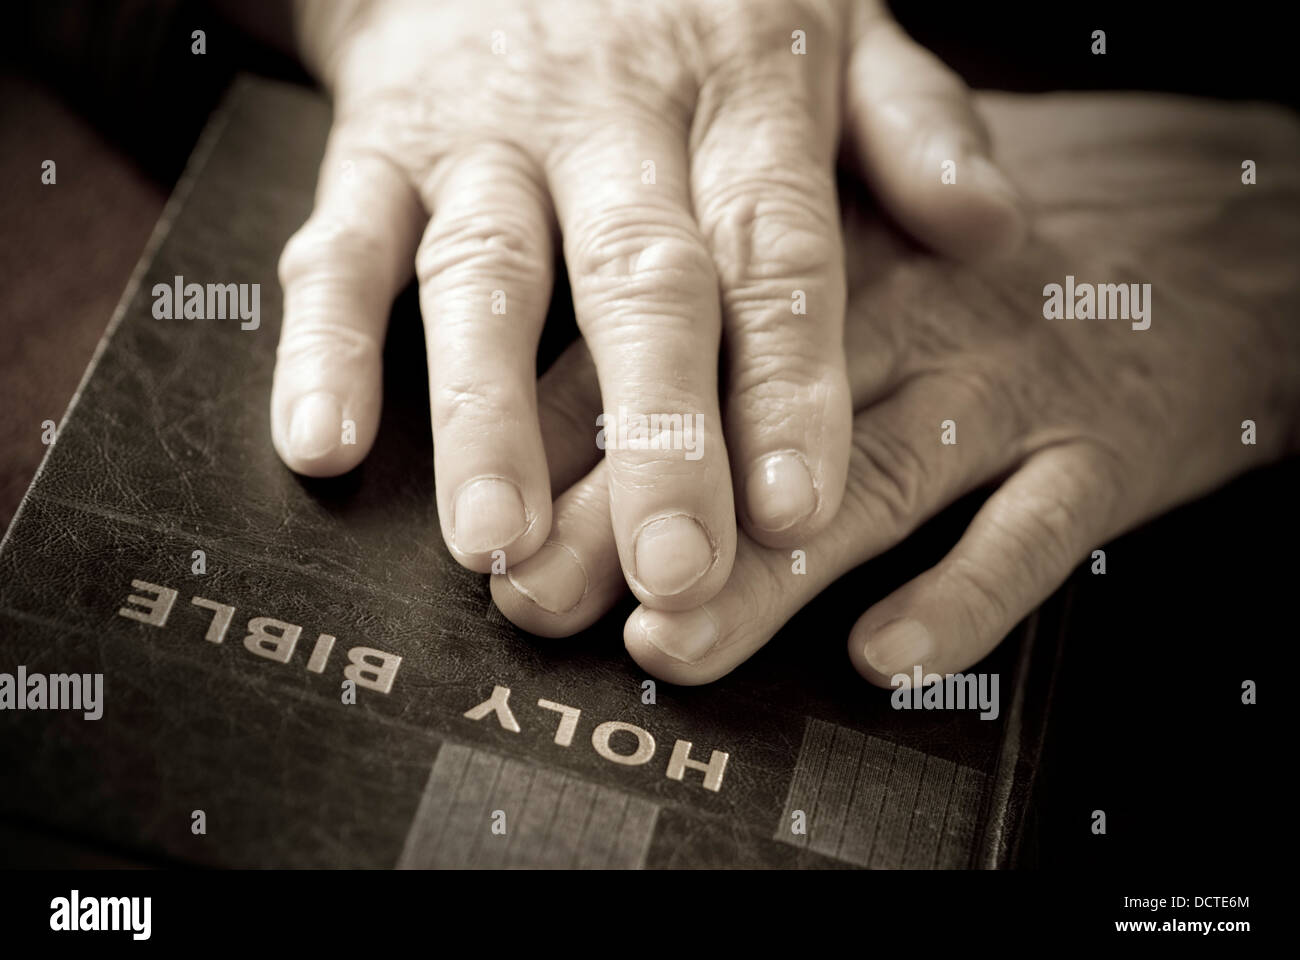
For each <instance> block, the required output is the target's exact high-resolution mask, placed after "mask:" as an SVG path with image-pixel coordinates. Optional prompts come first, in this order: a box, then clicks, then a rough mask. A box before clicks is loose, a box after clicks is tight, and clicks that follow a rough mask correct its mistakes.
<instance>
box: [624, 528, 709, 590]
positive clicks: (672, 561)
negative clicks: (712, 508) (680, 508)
mask: <svg viewBox="0 0 1300 960" xmlns="http://www.w3.org/2000/svg"><path fill="white" fill-rule="evenodd" d="M635 553H636V578H637V580H639V581H640V582H641V585H642V586H644V587H645V588H646V589H647V590H649V591H650V592H651V593H653V594H655V595H656V596H660V597H671V596H674V595H675V594H678V593H681V592H682V591H683V590H685V589H687V588H688V587H691V586H693V585H694V584H695V583H696V582H698V581H699V579H700V577H702V576H704V574H705V573H707V572H708V569H709V568H710V567H711V566H713V544H712V543H711V542H710V541H709V537H708V535H707V534H706V533H705V532H704V528H703V527H702V526H700V524H699V521H697V520H695V519H694V518H693V517H688V516H687V515H686V514H684V513H679V514H675V515H673V516H671V517H660V518H659V519H658V520H651V521H650V522H649V523H647V524H646V525H645V526H644V527H642V528H641V532H640V533H639V534H637V538H636V551H635Z"/></svg>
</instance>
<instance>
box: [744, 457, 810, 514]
mask: <svg viewBox="0 0 1300 960" xmlns="http://www.w3.org/2000/svg"><path fill="white" fill-rule="evenodd" d="M745 502H746V503H747V504H748V506H749V517H750V519H751V520H753V521H754V523H755V525H756V526H758V527H761V528H762V529H764V530H769V531H771V532H773V533H775V532H776V531H778V530H785V529H786V528H788V527H792V526H794V525H795V524H796V523H798V522H799V521H800V520H802V519H803V518H804V517H806V516H808V515H809V514H811V513H812V512H813V511H814V510H816V509H817V491H816V490H815V489H814V488H813V478H812V473H811V472H810V471H809V469H808V464H807V462H805V460H804V458H803V457H802V456H801V455H800V454H799V453H797V452H796V451H794V450H782V451H780V452H778V453H772V454H768V455H767V456H766V457H763V458H762V459H760V460H759V461H758V462H757V463H755V464H754V466H753V468H752V469H751V470H750V471H749V477H748V478H747V479H746V480H745Z"/></svg>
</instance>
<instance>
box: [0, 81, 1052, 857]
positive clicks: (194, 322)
mask: <svg viewBox="0 0 1300 960" xmlns="http://www.w3.org/2000/svg"><path fill="white" fill-rule="evenodd" d="M329 120H330V113H329V107H328V105H327V103H326V102H325V101H324V100H323V99H322V98H321V97H320V96H319V95H318V94H316V93H314V92H311V91H308V90H305V89H301V88H297V87H293V86H289V85H283V84H278V83H272V82H268V81H260V80H250V79H246V78H245V79H241V80H240V81H239V82H238V83H237V84H236V85H235V86H234V88H233V89H232V91H231V92H230V94H229V96H228V98H227V100H226V101H225V103H224V105H223V106H222V108H221V109H220V110H219V111H218V112H217V113H216V114H215V115H214V117H213V119H212V120H211V122H210V124H209V126H208V128H207V130H206V131H205V133H204V135H203V137H202V139H201V141H200V143H199V145H198V147H197V149H196V151H195V154H194V156H193V157H192V158H191V161H190V164H189V167H188V169H187V171H186V173H185V176H184V177H183V179H182V181H181V183H180V184H179V185H178V187H177V190H176V193H175V195H174V196H173V198H172V200H171V202H170V203H169V205H168V207H167V210H166V212H165V214H164V216H163V218H162V220H161V222H160V223H159V226H158V229H157V231H156V232H155V235H154V238H153V239H152V240H151V242H150V244H149V247H148V249H147V250H146V252H145V255H144V257H143V260H142V262H141V263H140V265H139V266H138V267H137V269H136V272H135V275H134V276H133V278H132V281H131V283H130V285H129V287H128V289H127V291H126V293H125V295H124V297H123V300H122V302H121V304H120V305H119V308H118V311H117V313H116V314H115V315H114V317H113V319H112V321H111V323H110V326H109V329H108V332H107V333H106V335H105V338H104V341H103V343H102V344H101V346H100V348H99V350H98V351H97V353H96V356H95V359H94V360H93V362H92V364H91V368H90V370H89V372H88V373H87V376H86V378H85V380H84V381H83V383H82V385H81V387H80V389H79V390H78V393H77V396H76V397H75V398H74V400H73V403H72V405H71V407H70V408H69V412H68V414H67V415H66V417H65V418H64V422H63V423H62V424H61V425H60V426H59V428H58V430H57V439H56V440H55V442H54V444H53V446H52V447H51V449H50V450H49V453H48V455H47V457H46V460H45V462H44V463H43V465H42V467H41V469H40V471H39V472H38V474H37V477H36V479H35V481H34V483H33V484H32V487H31V489H30V491H29V492H28V494H27V496H26V498H25V499H24V501H23V503H22V506H21V509H20V511H19V513H18V516H17V518H16V519H15V521H14V523H13V525H12V527H11V529H10V530H9V532H8V534H7V536H6V538H5V541H4V544H3V548H2V550H0V621H2V622H3V627H2V628H0V673H3V674H5V675H7V676H8V677H9V678H10V679H9V681H8V688H9V690H10V692H11V695H12V696H11V699H10V702H9V703H8V704H7V708H6V709H4V710H0V769H3V770H4V774H5V784H4V789H3V791H2V792H0V804H2V805H3V806H2V808H0V816H2V817H3V820H4V821H5V824H6V829H7V830H9V831H11V832H17V833H22V832H24V831H30V832H32V833H44V834H48V835H52V836H58V837H64V838H70V842H74V843H76V844H78V845H80V846H81V847H84V848H85V849H86V850H88V851H96V850H97V851H111V852H112V853H113V855H115V856H119V857H123V858H129V859H130V860H132V861H136V862H145V863H164V864H167V863H170V864H178V863H179V864H185V863H188V864H195V865H212V866H227V867H384V868H387V867H403V868H425V867H470V868H483V867H560V868H564V867H569V868H676V867H690V868H696V867H726V868H752V867H778V868H780V867H786V868H789V867H803V868H809V867H872V868H923V869H928V868H998V867H1005V866H1010V865H1013V864H1014V863H1015V862H1016V858H1017V850H1018V845H1019V839H1020V837H1021V836H1022V832H1023V827H1024V823H1025V817H1026V810H1027V807H1028V805H1029V803H1030V798H1031V795H1032V792H1033V786H1034V777H1035V771H1036V769H1037V767H1038V761H1039V756H1040V752H1041V747H1042V742H1043V735H1044V730H1045V726H1046V722H1047V717H1048V708H1049V706H1050V703H1051V699H1052V689H1053V682H1054V678H1055V675H1056V671H1057V663H1058V653H1059V647H1060V625H1061V623H1062V622H1063V618H1062V608H1063V606H1064V604H1065V603H1067V602H1068V597H1065V596H1060V597H1057V598H1054V599H1053V601H1052V602H1050V603H1048V604H1047V605H1046V606H1044V607H1043V608H1042V609H1040V610H1039V611H1037V612H1036V613H1035V614H1033V615H1032V616H1031V617H1030V618H1029V619H1028V620H1027V621H1026V622H1025V623H1024V624H1022V625H1021V627H1020V628H1018V629H1017V631H1016V632H1015V633H1014V634H1013V636H1011V637H1009V638H1008V639H1007V641H1006V642H1005V643H1004V644H1003V645H1002V646H1001V647H1000V648H999V649H998V650H997V651H996V652H995V653H994V654H993V655H991V656H990V657H989V658H988V659H987V660H986V661H985V662H983V663H982V664H980V665H978V666H976V667H975V668H973V672H976V673H980V674H987V675H990V676H991V675H996V677H997V678H998V687H997V694H998V696H997V698H996V707H995V708H994V709H985V710H981V709H979V708H978V707H976V706H975V705H974V704H972V705H971V706H972V707H974V708H973V709H964V710H953V709H944V710H927V709H896V708H895V706H894V704H893V703H891V693H890V691H883V690H879V689H876V688H873V687H870V686H868V685H867V684H866V683H865V682H864V681H863V680H861V679H860V678H859V677H858V676H857V675H856V674H855V673H854V672H853V671H852V669H851V668H850V666H849V663H848V661H847V658H846V655H845V652H844V641H845V638H846V636H847V634H848V630H849V628H850V627H851V626H852V624H853V622H854V620H855V619H856V617H857V616H858V615H859V614H860V613H861V612H862V611H863V610H864V609H866V606H867V604H868V603H870V602H873V601H874V600H876V599H879V598H880V597H882V596H884V595H885V594H886V593H887V592H888V591H889V590H890V589H892V588H894V587H896V586H898V585H899V584H901V583H902V582H904V581H905V580H906V579H907V578H908V577H910V576H913V575H915V574H916V573H918V572H920V570H922V569H924V568H925V566H927V565H928V564H930V563H933V562H934V561H935V560H936V559H937V557H938V556H939V555H940V554H941V553H942V550H943V547H944V546H945V545H950V544H951V543H952V542H953V540H954V539H955V533H956V531H958V530H960V522H961V518H960V517H959V518H958V520H957V521H955V522H956V524H957V525H956V526H954V525H953V523H954V521H945V520H943V518H940V520H939V521H936V522H935V523H933V524H931V525H929V526H928V527H927V528H926V529H925V530H923V531H921V533H919V534H918V535H917V536H915V537H913V538H910V539H909V541H908V542H907V543H906V544H904V545H903V546H902V547H900V548H898V549H896V550H894V551H891V552H890V553H889V554H888V555H886V556H885V557H883V558H880V559H878V560H876V561H873V562H872V563H870V564H868V565H866V566H864V567H862V568H860V569H858V570H856V571H854V572H853V573H851V574H850V575H848V576H846V577H845V578H843V579H842V580H841V581H840V582H839V583H837V584H836V585H835V586H833V587H832V588H831V589H830V590H828V591H826V593H825V594H823V596H822V597H820V598H819V599H818V600H817V601H816V602H815V603H813V604H812V605H810V606H809V607H808V608H807V609H805V610H804V611H803V612H802V613H801V614H800V615H799V616H797V617H796V618H795V619H794V620H793V621H792V622H791V623H789V624H788V625H787V626H786V628H785V629H784V630H782V632H781V633H780V635H778V636H777V637H776V638H775V639H774V640H773V641H772V642H771V643H770V644H769V645H768V646H767V647H766V648H765V649H764V650H762V651H761V652H760V653H759V654H758V655H756V656H755V657H754V658H753V659H752V660H751V661H750V662H748V663H746V664H744V665H743V666H741V667H740V668H739V669H737V670H736V671H735V672H734V673H732V674H731V675H729V676H727V677H726V678H724V679H722V680H721V681H719V682H717V683H715V684H712V685H709V686H706V687H699V688H678V687H673V686H671V685H669V684H663V683H660V684H658V685H657V686H655V685H649V686H648V685H647V683H646V681H647V680H648V679H649V678H647V677H646V676H645V675H644V674H642V673H641V671H640V670H639V669H638V668H637V666H636V665H635V663H633V662H632V660H631V659H630V658H629V657H628V656H627V655H626V653H625V651H624V649H623V644H622V623H623V620H624V619H625V617H626V616H627V614H628V612H629V611H630V609H631V606H632V605H631V603H630V602H629V603H627V604H624V605H623V606H622V607H620V608H619V609H617V610H615V611H614V612H613V613H611V614H610V615H609V616H608V617H607V618H606V619H605V620H604V621H603V622H601V623H599V624H597V625H596V626H595V627H593V628H592V629H590V630H589V631H587V632H586V633H584V634H583V635H580V636H578V637H575V638H572V639H569V640H563V641H558V640H542V639H539V638H537V637H532V636H529V635H527V634H525V633H523V632H522V631H520V630H518V629H516V628H514V627H513V626H512V625H511V624H510V623H509V622H508V621H506V620H505V619H504V618H503V617H502V616H501V615H500V613H499V612H498V611H497V610H496V609H495V608H494V606H493V604H492V601H491V599H490V596H489V592H488V584H487V578H486V577H483V576H480V575H478V574H474V573H471V572H469V571H466V570H464V569H462V568H460V567H459V566H457V565H456V564H455V563H454V562H453V560H452V559H451V557H450V556H449V555H448V553H447V551H446V549H445V547H444V545H443V543H442V538H441V536H440V534H439V527H438V521H437V516H436V512H435V500H434V490H433V468H432V441H431V435H430V426H429V412H428V411H429V406H428V394H427V381H426V372H425V371H426V367H425V360H424V348H423V341H422V336H421V332H420V323H419V316H418V307H417V303H416V298H415V296H414V295H413V294H412V293H411V292H410V291H408V292H407V293H406V294H404V295H403V296H402V297H401V298H400V299H399V300H398V302H397V304H396V306H395V308H394V315H393V319H392V325H391V329H390V332H389V335H388V342H387V345H386V349H385V399H384V411H383V419H382V424H381V427H380V431H379V436H378V439H377V441H376V443H375V446H374V449H373V452H372V453H371V454H370V455H369V457H368V458H367V459H366V460H365V462H364V463H363V464H362V465H361V466H360V467H359V468H358V469H356V470H354V471H353V472H352V473H350V474H348V475H347V476H344V477H339V478H335V479H330V480H309V479H304V478H301V477H298V476H295V475H294V474H293V473H292V472H291V471H289V470H288V469H287V468H286V467H285V466H284V465H283V464H282V463H281V462H280V461H279V459H278V458H277V457H276V454H275V452H274V450H273V449H272V445H271V438H270V424H269V412H268V410H269V395H270V387H271V374H272V369H273V365H274V361H275V347H276V342H277V340H278V336H279V323H280V309H281V296H280V290H279V287H278V284H277V281H276V262H277V258H278V256H279V253H280V251H281V249H282V247H283V246H284V243H285V241H286V240H287V239H288V237H289V236H290V234H291V233H292V232H293V231H294V230H295V229H296V228H297V227H298V226H299V225H300V224H301V223H302V222H303V221H304V220H305V219H306V217H307V214H308V212H309V210H310V207H311V203H312V194H313V184H314V182H315V177H316V168H317V165H318V163H319V162H320V157H321V154H322V150H323V145H324V141H325V137H326V133H327V130H328V125H329ZM191 283H193V284H197V285H199V288H200V289H199V292H197V293H195V294H194V296H195V297H200V295H201V302H199V303H197V304H196V308H195V309H194V310H192V311H190V310H188V308H187V307H186V305H185V302H184V301H188V300H189V299H190V290H189V285H190V284H191ZM232 284H233V285H234V287H233V288H232V287H231V286H230V285H232ZM160 286H161V287H162V288H163V289H164V290H166V291H168V293H169V298H170V299H172V300H174V301H175V302H173V303H171V305H170V308H169V309H162V310H160V309H159V308H158V304H159V303H160V299H161V298H159V297H157V296H155V294H154V291H155V288H156V287H160ZM214 286H215V287H216V288H217V289H216V295H217V299H218V302H219V304H220V303H221V302H222V298H226V301H225V305H226V306H227V307H228V309H224V310H222V309H218V310H211V309H205V308H204V307H205V306H206V305H207V304H208V303H210V301H211V300H212V289H213V287H214ZM232 290H233V291H234V292H233V293H232V292H231V291H232ZM172 291H175V296H171V292H172ZM553 312H554V313H555V314H556V316H555V317H554V324H553V325H554V326H556V327H557V328H559V329H563V328H564V325H565V324H566V323H567V324H568V328H569V329H571V328H572V318H571V308H570V307H568V305H567V303H565V301H564V297H563V295H562V294H561V295H559V296H557V298H556V305H555V307H554V310H553ZM566 312H567V313H568V314H569V315H567V316H565V315H563V314H566ZM593 435H594V428H593ZM959 512H960V511H959ZM945 524H946V525H945ZM20 670H21V671H22V683H21V684H20V683H19V682H18V680H19V674H18V671H20ZM96 678H98V680H96ZM97 683H98V686H97V685H96V684H97ZM96 700H97V701H98V702H92V701H96ZM73 701H76V702H75V703H74V702H73ZM915 706H918V707H919V706H922V705H921V704H916V705H915Z"/></svg>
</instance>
